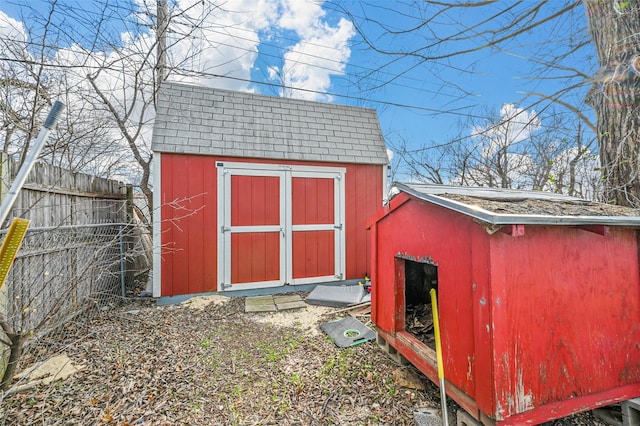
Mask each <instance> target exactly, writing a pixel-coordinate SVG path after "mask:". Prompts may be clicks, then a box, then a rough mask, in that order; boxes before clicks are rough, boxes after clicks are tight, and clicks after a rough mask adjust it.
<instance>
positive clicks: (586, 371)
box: [491, 226, 640, 417]
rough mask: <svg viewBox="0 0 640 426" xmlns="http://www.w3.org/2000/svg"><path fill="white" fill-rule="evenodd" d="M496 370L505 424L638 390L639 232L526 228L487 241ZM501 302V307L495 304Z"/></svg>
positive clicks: (556, 227)
mask: <svg viewBox="0 0 640 426" xmlns="http://www.w3.org/2000/svg"><path fill="white" fill-rule="evenodd" d="M491 254H492V256H491V272H492V274H491V275H492V277H493V279H492V298H493V299H494V301H495V303H494V304H493V305H492V313H491V316H492V319H493V321H492V322H493V333H494V336H493V340H494V362H495V363H494V371H495V372H496V375H495V380H496V388H497V389H500V392H499V393H498V395H497V397H498V401H497V403H498V404H499V406H500V407H502V408H503V409H504V413H503V416H504V417H507V416H509V415H513V414H516V413H519V412H522V411H525V410H527V409H530V408H533V407H539V406H542V405H545V404H549V403H553V402H559V401H566V400H569V399H571V398H573V397H574V396H576V395H585V394H590V393H598V392H603V391H607V390H610V389H614V388H616V387H620V386H623V385H628V384H633V383H640V345H639V344H638V342H640V283H639V282H638V281H639V280H638V277H639V276H640V271H639V269H638V252H637V240H636V235H635V231H633V230H631V229H629V228H620V227H612V228H611V229H610V235H609V236H602V235H599V234H595V233H592V232H588V231H585V230H582V229H579V228H574V227H568V226H555V227H543V226H526V227H525V236H523V237H517V238H514V237H511V236H509V235H505V234H502V233H499V234H496V235H495V236H494V237H493V238H491ZM498 300H499V302H498Z"/></svg>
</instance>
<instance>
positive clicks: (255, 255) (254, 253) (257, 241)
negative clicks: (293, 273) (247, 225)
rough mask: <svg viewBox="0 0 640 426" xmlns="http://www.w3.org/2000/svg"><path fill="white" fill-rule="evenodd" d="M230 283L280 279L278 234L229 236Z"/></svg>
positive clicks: (260, 233) (263, 233)
mask: <svg viewBox="0 0 640 426" xmlns="http://www.w3.org/2000/svg"><path fill="white" fill-rule="evenodd" d="M231 241H232V243H231V247H232V253H231V283H232V284H235V283H251V282H259V281H272V280H277V279H278V278H280V257H279V251H280V233H279V232H251V233H242V234H233V235H232V236H231Z"/></svg>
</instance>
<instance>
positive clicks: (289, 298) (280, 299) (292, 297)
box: [273, 294, 303, 304]
mask: <svg viewBox="0 0 640 426" xmlns="http://www.w3.org/2000/svg"><path fill="white" fill-rule="evenodd" d="M273 301H274V302H275V303H276V304H278V303H288V302H302V301H303V300H302V297H300V295H299V294H287V295H284V296H273Z"/></svg>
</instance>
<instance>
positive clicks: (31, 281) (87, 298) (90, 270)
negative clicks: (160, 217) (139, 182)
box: [0, 155, 132, 335]
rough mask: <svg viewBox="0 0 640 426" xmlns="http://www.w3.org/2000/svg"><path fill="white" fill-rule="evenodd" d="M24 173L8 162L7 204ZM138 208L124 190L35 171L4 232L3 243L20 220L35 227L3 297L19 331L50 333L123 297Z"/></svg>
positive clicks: (0, 303)
mask: <svg viewBox="0 0 640 426" xmlns="http://www.w3.org/2000/svg"><path fill="white" fill-rule="evenodd" d="M18 170H19V167H18V165H17V164H16V163H15V162H14V161H13V160H11V159H10V158H7V157H6V155H5V156H2V157H0V182H1V184H0V197H2V196H5V195H6V193H7V190H8V188H9V187H10V185H11V182H12V180H13V179H14V178H15V176H16V175H17V173H18ZM130 200H131V190H130V188H128V187H127V186H126V185H125V184H124V183H122V182H118V181H114V180H108V179H103V178H97V177H93V176H89V175H86V174H82V173H73V172H70V171H68V170H64V169H61V168H58V167H55V166H51V165H49V164H43V163H38V164H35V166H34V167H33V169H32V171H31V173H30V174H29V176H28V178H27V180H26V182H25V185H24V187H23V190H22V191H20V193H19V194H18V196H17V198H16V201H15V204H14V206H13V208H12V211H11V213H10V214H9V215H8V218H7V223H5V224H2V229H3V230H0V237H2V238H3V237H4V233H5V232H6V231H5V229H6V227H7V225H8V223H9V222H10V221H11V219H12V218H13V217H22V218H25V219H30V220H31V224H30V227H29V230H28V232H27V235H26V237H25V240H24V242H23V244H22V247H21V248H20V250H19V252H18V256H17V257H16V260H15V263H14V265H13V267H12V269H11V273H10V274H9V278H8V280H7V282H6V284H5V286H4V287H3V288H2V291H1V292H0V293H1V296H0V313H2V315H3V316H4V317H5V318H6V319H7V320H8V322H9V323H10V324H11V326H12V327H13V328H14V330H16V331H17V332H21V333H29V334H30V335H34V334H36V335H37V334H41V333H45V332H47V331H48V330H50V329H52V328H55V327H57V326H58V325H59V324H60V322H61V321H65V319H67V318H70V317H72V316H77V315H78V313H82V312H86V311H87V309H86V308H88V307H92V306H93V305H95V304H96V302H98V301H99V300H102V301H104V300H106V299H108V298H119V297H120V296H121V295H122V292H123V289H124V278H125V277H126V275H125V274H126V271H125V269H126V257H127V255H128V254H127V251H128V249H129V248H130V247H131V246H132V242H131V237H129V235H131V234H132V230H131V223H130V218H131V210H130V209H131V207H132V203H131V202H130Z"/></svg>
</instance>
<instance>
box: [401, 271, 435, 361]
mask: <svg viewBox="0 0 640 426" xmlns="http://www.w3.org/2000/svg"><path fill="white" fill-rule="evenodd" d="M404 279H405V282H404V296H405V299H404V300H405V312H404V313H405V317H404V318H405V330H406V331H408V332H409V333H411V334H413V335H414V336H416V337H417V338H418V339H419V340H420V341H422V342H423V343H424V344H426V345H427V346H429V347H431V348H432V349H435V346H436V344H435V335H434V331H433V313H432V310H431V295H430V291H431V289H432V288H434V289H435V290H436V292H437V291H438V267H437V266H435V265H434V264H432V263H428V262H415V261H413V260H409V259H404Z"/></svg>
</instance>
